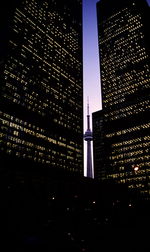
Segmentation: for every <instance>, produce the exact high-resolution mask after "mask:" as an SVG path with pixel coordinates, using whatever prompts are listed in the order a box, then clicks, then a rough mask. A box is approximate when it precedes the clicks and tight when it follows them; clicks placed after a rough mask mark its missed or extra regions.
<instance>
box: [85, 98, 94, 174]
mask: <svg viewBox="0 0 150 252" xmlns="http://www.w3.org/2000/svg"><path fill="white" fill-rule="evenodd" d="M84 140H85V141H87V177H89V178H93V172H92V152H91V141H92V140H93V134H92V131H91V129H90V114H89V101H88V104H87V130H86V132H85V134H84Z"/></svg>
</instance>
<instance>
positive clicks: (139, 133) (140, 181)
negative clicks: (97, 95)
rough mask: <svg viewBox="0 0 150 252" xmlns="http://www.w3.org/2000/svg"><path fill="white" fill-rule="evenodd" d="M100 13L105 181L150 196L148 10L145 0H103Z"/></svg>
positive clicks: (98, 6)
mask: <svg viewBox="0 0 150 252" xmlns="http://www.w3.org/2000/svg"><path fill="white" fill-rule="evenodd" d="M97 13H98V32H99V52H100V69H101V85H102V105H103V124H104V125H103V129H104V149H105V152H106V158H104V162H103V163H104V166H106V167H105V173H104V177H103V179H115V180H116V181H118V182H119V183H127V184H128V187H129V188H131V189H135V188H138V189H140V191H141V192H142V193H144V194H148V193H149V192H150V191H149V186H150V182H149V178H150V152H149V148H150V118H149V111H150V36H149V25H150V22H149V21H150V18H149V7H148V5H147V3H146V1H145V0H136V1H135V0H122V1H119V0H113V1H109V0H101V1H99V2H98V3H97ZM93 132H94V129H93ZM97 169H100V170H101V169H102V170H103V167H99V168H97Z"/></svg>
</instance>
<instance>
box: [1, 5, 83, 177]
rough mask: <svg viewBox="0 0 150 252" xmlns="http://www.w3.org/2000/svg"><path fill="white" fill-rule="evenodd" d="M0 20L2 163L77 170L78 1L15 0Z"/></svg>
mask: <svg viewBox="0 0 150 252" xmlns="http://www.w3.org/2000/svg"><path fill="white" fill-rule="evenodd" d="M5 2H6V3H7V0H6V1H5ZM1 21H2V22H1V35H2V36H1V37H2V38H3V39H2V40H1V49H0V57H1V59H0V71H1V91H0V92H1V94H0V97H1V99H0V103H1V104H0V107H1V112H0V120H1V134H0V138H1V147H0V148H1V156H2V160H3V164H4V166H5V165H6V163H7V160H8V159H10V160H31V161H34V162H37V163H41V164H47V165H48V166H49V167H50V168H56V167H58V168H62V169H65V170H70V171H74V172H77V173H81V174H82V173H83V138H82V134H83V83H82V1H81V0H72V1H67V0H61V1H58V0H20V1H19V0H15V1H12V2H11V3H10V2H9V4H8V5H7V4H6V5H5V6H2V8H1Z"/></svg>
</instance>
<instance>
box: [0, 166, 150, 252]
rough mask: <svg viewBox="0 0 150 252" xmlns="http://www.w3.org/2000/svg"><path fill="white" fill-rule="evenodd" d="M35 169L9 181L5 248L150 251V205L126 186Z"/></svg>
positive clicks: (19, 174)
mask: <svg viewBox="0 0 150 252" xmlns="http://www.w3.org/2000/svg"><path fill="white" fill-rule="evenodd" d="M34 168H35V171H36V172H35V171H34V169H32V170H31V169H30V167H29V168H28V166H26V167H25V171H26V172H22V171H20V172H18V173H17V176H14V177H13V176H12V177H11V179H10V181H9V187H8V197H7V198H8V199H9V201H8V202H9V204H8V210H7V211H5V214H3V215H1V216H0V218H1V226H0V228H2V223H3V221H5V218H4V217H5V215H6V213H7V212H8V218H7V222H8V231H9V232H8V234H7V235H6V237H5V238H6V240H4V239H2V237H3V235H4V229H2V231H3V232H1V243H0V245H1V246H2V242H3V241H4V246H3V248H5V250H8V251H10V250H12V251H16V252H19V251H24V252H29V251H32V252H33V251H34V252H37V251H39V252H41V251H43V252H47V251H52V252H60V251H65V252H83V251H84V252H93V251H94V252H98V251H103V252H107V251H112V250H113V251H116V252H120V251H136V250H137V251H139V250H140V251H149V249H150V244H149V233H148V232H147V230H148V228H149V225H150V216H149V211H150V205H148V202H145V201H143V200H142V199H140V197H138V198H137V197H136V196H135V195H134V197H133V195H131V194H130V193H129V192H128V190H127V187H126V186H125V185H118V184H115V183H112V182H110V181H109V182H108V181H107V182H103V183H99V182H98V181H97V180H93V179H89V178H84V177H81V176H80V177H79V176H77V175H75V174H74V173H73V174H72V173H67V172H65V173H61V172H60V171H58V172H57V173H55V174H54V173H51V172H50V170H49V169H48V167H47V166H43V165H42V168H43V169H42V172H41V167H40V166H37V165H36V166H35V167H34ZM47 169H48V171H47ZM2 207H4V204H2V198H1V205H0V208H2ZM4 226H6V223H5V225H4Z"/></svg>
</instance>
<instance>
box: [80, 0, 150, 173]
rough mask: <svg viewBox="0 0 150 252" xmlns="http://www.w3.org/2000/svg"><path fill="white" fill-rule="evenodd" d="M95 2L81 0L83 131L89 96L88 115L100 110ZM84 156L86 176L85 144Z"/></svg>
mask: <svg viewBox="0 0 150 252" xmlns="http://www.w3.org/2000/svg"><path fill="white" fill-rule="evenodd" d="M110 1H113V0H110ZM120 1H121V0H120ZM96 2H98V0H83V83H84V131H85V129H86V127H87V124H86V112H87V97H88V96H89V103H90V114H91V113H92V112H95V111H97V110H100V109H101V108H102V106H101V89H100V73H99V56H98V39H97V17H96ZM147 2H148V4H149V5H150V0H147ZM108 8H109V6H108ZM91 126H92V125H91ZM84 155H85V157H84V174H85V175H86V145H85V144H84Z"/></svg>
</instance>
